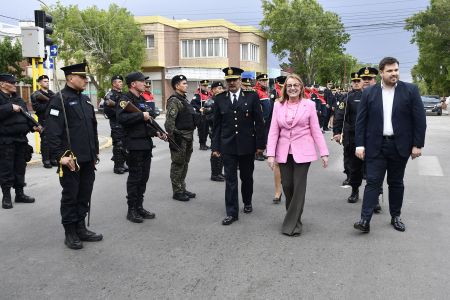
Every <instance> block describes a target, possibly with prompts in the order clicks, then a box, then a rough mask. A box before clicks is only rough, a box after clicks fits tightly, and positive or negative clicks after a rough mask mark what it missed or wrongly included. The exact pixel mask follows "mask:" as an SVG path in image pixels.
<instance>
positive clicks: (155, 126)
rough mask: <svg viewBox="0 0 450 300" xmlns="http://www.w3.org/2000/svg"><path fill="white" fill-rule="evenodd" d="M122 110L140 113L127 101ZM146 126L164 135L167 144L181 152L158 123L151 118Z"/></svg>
mask: <svg viewBox="0 0 450 300" xmlns="http://www.w3.org/2000/svg"><path fill="white" fill-rule="evenodd" d="M123 110H124V111H126V112H129V113H134V112H142V111H141V110H140V109H139V108H137V107H136V106H135V105H134V104H133V103H131V102H130V101H127V104H126V105H125V107H123ZM147 124H148V125H149V126H150V127H152V128H153V129H154V130H156V131H157V132H159V133H160V134H165V135H166V136H167V140H168V142H169V144H170V145H172V146H173V147H174V148H175V149H176V151H181V147H180V146H179V145H178V144H177V143H176V142H175V141H174V140H173V139H172V138H171V137H170V136H169V135H168V134H167V132H165V131H164V129H162V128H161V126H159V124H158V123H156V121H155V120H154V119H153V118H150V120H149V121H148V123H147Z"/></svg>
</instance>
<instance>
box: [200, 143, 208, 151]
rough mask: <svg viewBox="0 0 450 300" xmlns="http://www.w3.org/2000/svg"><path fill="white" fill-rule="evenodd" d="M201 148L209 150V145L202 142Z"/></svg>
mask: <svg viewBox="0 0 450 300" xmlns="http://www.w3.org/2000/svg"><path fill="white" fill-rule="evenodd" d="M199 149H200V150H208V149H209V147H208V146H206V145H205V144H201V145H200V148H199Z"/></svg>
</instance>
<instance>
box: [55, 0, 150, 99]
mask: <svg viewBox="0 0 450 300" xmlns="http://www.w3.org/2000/svg"><path fill="white" fill-rule="evenodd" d="M49 13H50V14H51V15H52V16H53V23H54V32H55V33H54V34H53V35H52V37H53V38H54V39H55V38H56V44H58V45H59V53H58V54H59V56H60V58H62V59H63V60H64V61H65V63H66V64H67V63H77V62H82V61H84V60H86V61H87V62H88V64H89V71H90V72H91V73H92V74H94V75H95V78H94V77H93V76H91V80H93V83H94V85H95V86H96V87H97V89H98V95H99V96H100V97H101V96H104V94H105V91H106V90H107V89H108V88H109V87H110V78H111V76H112V75H114V74H122V75H125V74H127V73H129V72H131V71H133V70H140V69H141V65H142V63H143V61H144V54H145V44H144V38H143V35H142V32H141V30H140V27H139V25H137V24H136V23H135V21H134V18H133V16H132V15H131V13H130V12H129V11H127V9H125V8H121V7H119V6H117V5H116V4H111V5H110V6H109V8H108V10H101V9H98V8H97V7H96V6H92V7H88V8H86V9H84V10H80V9H79V8H78V6H77V5H69V6H63V5H62V4H61V3H60V2H58V3H57V4H56V5H54V6H52V7H50V11H49Z"/></svg>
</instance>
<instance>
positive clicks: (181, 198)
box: [172, 192, 190, 201]
mask: <svg viewBox="0 0 450 300" xmlns="http://www.w3.org/2000/svg"><path fill="white" fill-rule="evenodd" d="M172 199H174V200H178V201H189V200H190V199H189V197H188V196H187V195H186V194H185V193H183V192H178V193H175V194H173V196H172Z"/></svg>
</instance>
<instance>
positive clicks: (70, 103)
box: [69, 101, 78, 106]
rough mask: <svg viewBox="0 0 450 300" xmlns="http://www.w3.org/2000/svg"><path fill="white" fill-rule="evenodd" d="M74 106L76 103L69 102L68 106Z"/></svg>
mask: <svg viewBox="0 0 450 300" xmlns="http://www.w3.org/2000/svg"><path fill="white" fill-rule="evenodd" d="M75 104H78V102H76V101H71V102H69V105H70V106H72V105H75Z"/></svg>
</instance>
